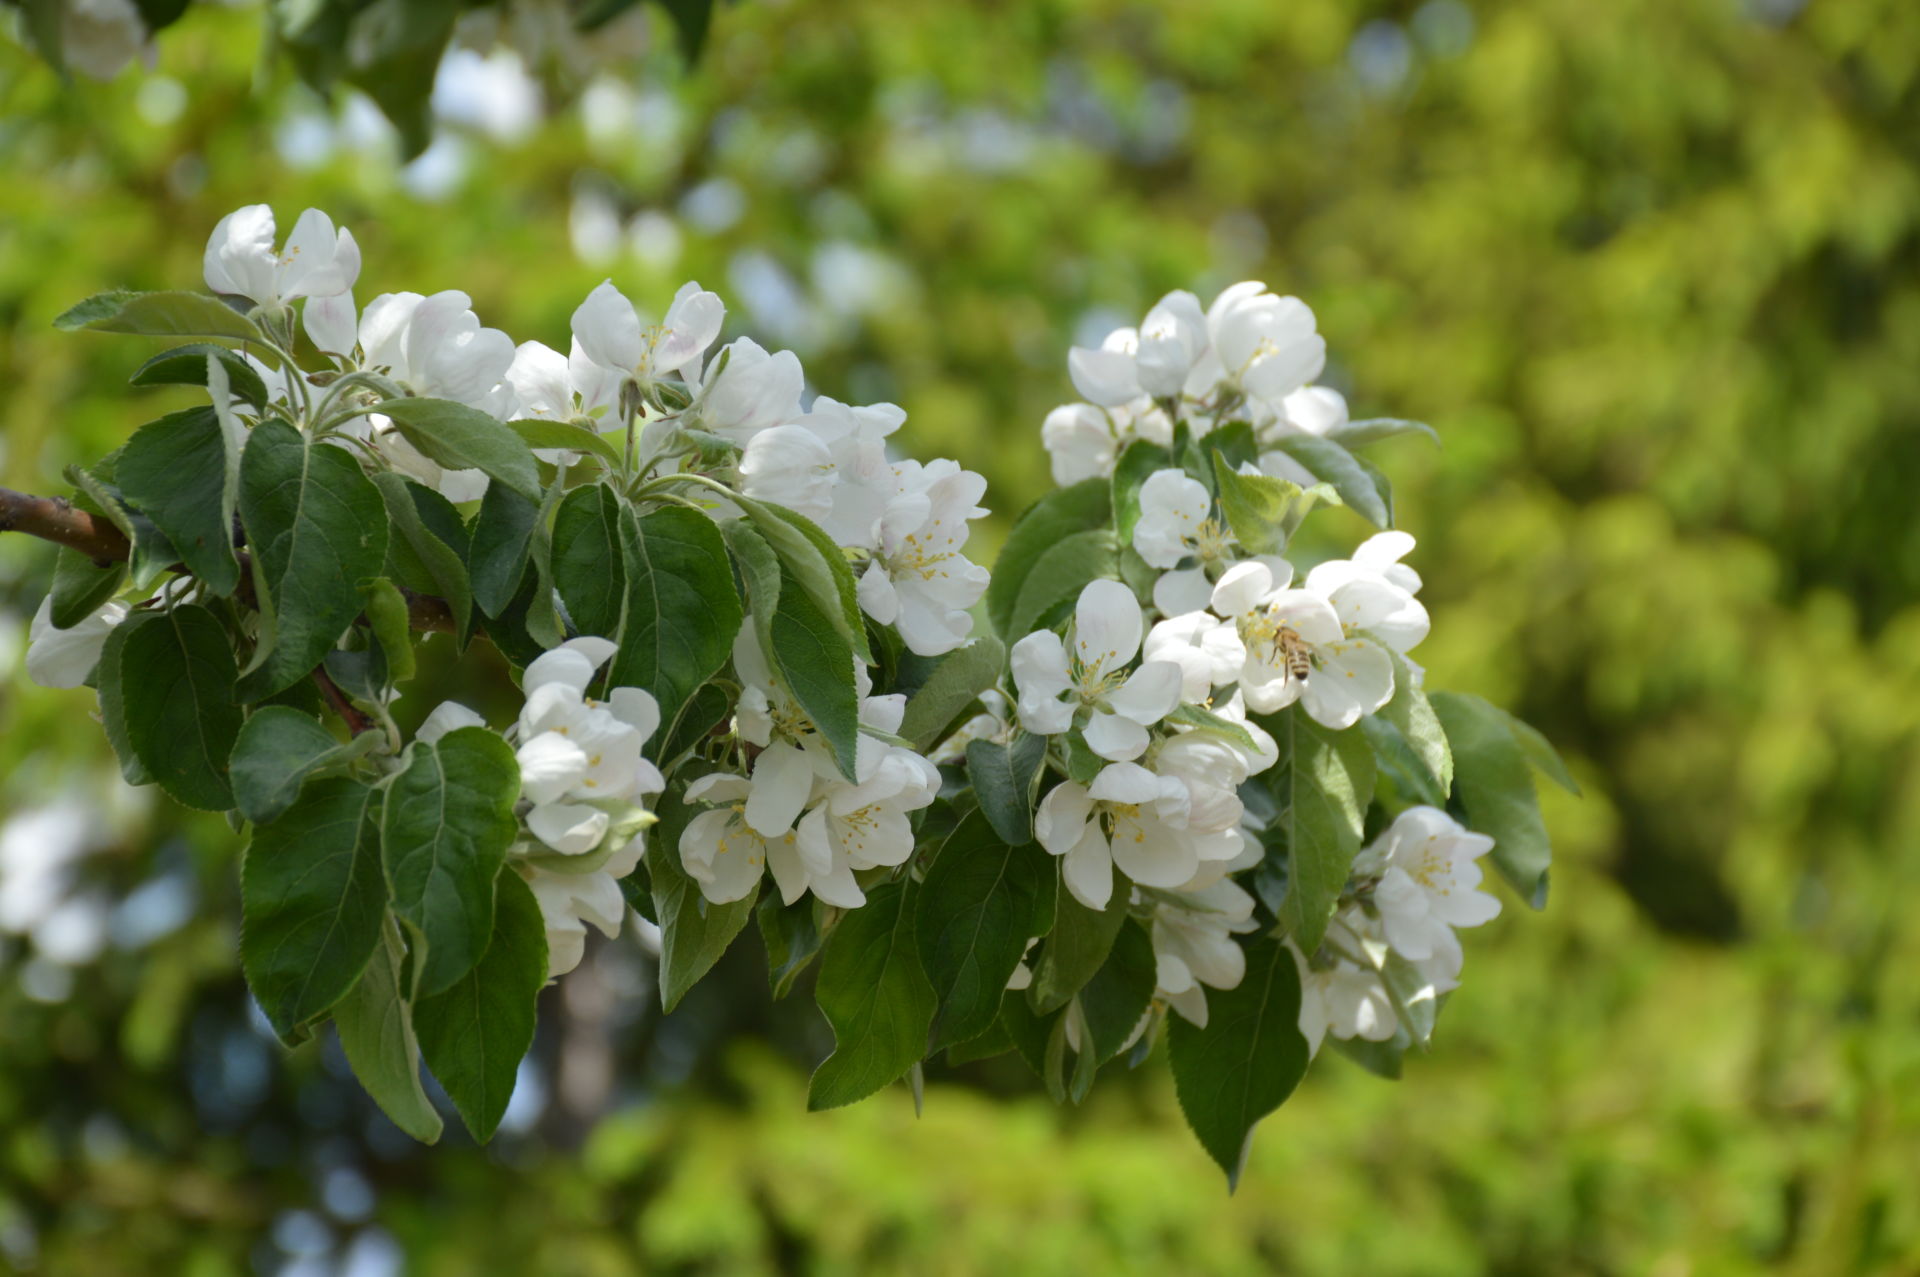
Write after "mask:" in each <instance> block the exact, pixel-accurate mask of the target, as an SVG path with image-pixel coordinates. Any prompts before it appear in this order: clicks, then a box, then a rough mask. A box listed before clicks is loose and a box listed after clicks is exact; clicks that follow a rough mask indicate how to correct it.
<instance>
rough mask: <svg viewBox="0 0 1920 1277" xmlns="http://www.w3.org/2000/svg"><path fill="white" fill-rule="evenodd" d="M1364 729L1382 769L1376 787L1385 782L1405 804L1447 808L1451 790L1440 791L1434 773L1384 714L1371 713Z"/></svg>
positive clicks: (1376, 760)
mask: <svg viewBox="0 0 1920 1277" xmlns="http://www.w3.org/2000/svg"><path fill="white" fill-rule="evenodd" d="M1360 730H1361V731H1362V732H1363V733H1365V735H1366V738H1367V744H1368V745H1369V746H1370V747H1371V748H1372V750H1373V761H1374V765H1375V767H1376V768H1377V769H1378V775H1377V776H1376V778H1375V784H1376V786H1378V785H1379V784H1380V783H1381V782H1385V783H1386V784H1387V785H1390V786H1391V787H1392V793H1393V794H1395V795H1397V796H1398V798H1399V799H1400V800H1401V801H1402V802H1405V803H1424V804H1426V805H1427V806H1429V807H1445V806H1446V805H1447V791H1446V790H1444V789H1441V788H1440V786H1439V782H1438V781H1436V780H1435V779H1434V778H1433V772H1432V771H1430V770H1429V769H1428V767H1427V764H1426V762H1425V761H1424V760H1422V759H1421V757H1420V755H1419V753H1418V751H1416V750H1415V749H1414V747H1413V745H1412V744H1411V743H1410V742H1409V741H1408V740H1407V738H1406V736H1405V735H1404V734H1402V732H1401V731H1400V729H1399V728H1398V727H1395V726H1394V725H1393V724H1392V723H1390V722H1388V721H1387V720H1386V718H1385V717H1383V716H1382V715H1379V714H1369V715H1367V716H1366V717H1365V718H1363V719H1361V720H1360Z"/></svg>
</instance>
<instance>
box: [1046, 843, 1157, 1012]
mask: <svg viewBox="0 0 1920 1277" xmlns="http://www.w3.org/2000/svg"><path fill="white" fill-rule="evenodd" d="M1132 895H1133V887H1132V885H1131V884H1130V883H1129V882H1128V881H1127V879H1126V876H1125V875H1124V874H1122V873H1120V871H1119V870H1117V869H1116V870H1115V871H1114V884H1113V897H1112V898H1111V899H1110V900H1108V901H1107V907H1106V908H1105V909H1089V908H1087V907H1086V906H1085V905H1083V904H1081V903H1080V902H1079V901H1078V900H1075V899H1074V898H1073V894H1072V893H1071V892H1066V891H1063V892H1061V893H1060V894H1059V898H1058V900H1057V901H1056V902H1055V904H1054V915H1053V930H1051V931H1049V932H1048V933H1047V939H1046V943H1045V944H1043V945H1041V946H1040V960H1039V963H1038V964H1037V965H1036V966H1035V967H1034V969H1033V983H1032V984H1031V985H1029V986H1028V991H1027V1001H1028V1002H1029V1003H1031V1004H1032V1005H1033V1009H1034V1010H1035V1011H1037V1012H1039V1013H1040V1014H1042V1015H1045V1014H1048V1013H1050V1012H1053V1011H1057V1010H1059V1009H1060V1008H1061V1007H1063V1006H1065V1005H1066V1004H1067V1002H1068V1000H1069V999H1071V998H1072V997H1073V995H1074V994H1076V993H1078V992H1080V990H1081V989H1082V988H1084V987H1085V986H1086V983H1087V981H1089V980H1091V979H1092V978H1093V975H1094V973H1095V972H1096V971H1098V970H1099V969H1100V968H1101V966H1102V965H1104V964H1105V963H1106V961H1107V955H1108V954H1110V953H1111V952H1113V942H1114V937H1116V936H1118V935H1119V934H1120V928H1121V926H1122V925H1123V924H1125V922H1126V920H1127V901H1128V900H1129V899H1130V898H1131V897H1132Z"/></svg>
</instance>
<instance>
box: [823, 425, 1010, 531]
mask: <svg viewBox="0 0 1920 1277" xmlns="http://www.w3.org/2000/svg"><path fill="white" fill-rule="evenodd" d="M906 419H907V414H906V413H905V412H903V411H902V410H901V409H900V408H898V407H897V406H895V405H893V404H890V403H881V404H870V405H867V406H866V407H853V406H850V405H848V404H843V403H841V402H840V401H839V400H837V399H831V398H829V397H827V396H826V395H821V396H819V397H818V398H816V399H815V400H814V401H813V406H812V407H811V408H809V409H808V410H807V414H806V416H804V417H802V418H801V419H800V424H801V425H803V426H805V427H806V428H807V429H808V430H810V431H812V432H813V434H814V435H815V437H817V438H818V439H819V440H820V442H821V443H823V444H825V445H826V448H827V454H828V456H829V457H830V458H831V460H832V464H833V470H834V476H835V482H834V484H833V489H832V492H831V494H830V496H831V509H829V510H828V511H827V512H826V513H825V514H824V515H823V516H821V518H820V519H819V520H817V522H818V523H819V524H820V526H821V528H822V529H823V530H824V531H825V532H826V534H827V535H828V536H830V537H832V538H833V539H834V540H835V541H837V542H839V543H840V544H841V545H844V546H848V547H851V548H854V549H860V550H872V549H877V548H878V547H879V545H880V519H881V516H882V515H884V514H885V513H886V510H887V505H888V503H889V502H891V501H892V500H893V499H894V497H896V496H898V495H899V494H900V476H899V475H898V474H897V473H896V472H895V469H894V467H893V464H892V463H891V462H889V461H888V460H887V436H888V435H890V434H892V433H893V432H894V431H896V430H898V429H899V428H900V426H901V423H903V422H904V421H906ZM983 490H984V489H983Z"/></svg>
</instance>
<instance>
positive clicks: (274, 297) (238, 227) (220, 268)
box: [205, 204, 360, 310]
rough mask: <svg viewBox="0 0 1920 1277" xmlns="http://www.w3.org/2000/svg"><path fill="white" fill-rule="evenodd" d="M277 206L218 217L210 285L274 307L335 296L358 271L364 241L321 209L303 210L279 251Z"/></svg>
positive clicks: (209, 254) (209, 260)
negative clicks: (360, 242) (275, 243)
mask: <svg viewBox="0 0 1920 1277" xmlns="http://www.w3.org/2000/svg"><path fill="white" fill-rule="evenodd" d="M274 233H275V232H274V221H273V209H272V208H271V207H269V206H268V205H266V204H249V205H247V206H246V207H245V208H242V209H238V210H236V211H234V212H232V213H229V214H227V215H226V216H225V217H223V218H221V219H220V222H219V224H218V225H217V226H215V227H214V228H213V234H212V236H210V237H209V238H208V240H207V251H206V259H205V268H206V277H207V287H208V288H211V289H212V290H213V291H214V292H216V293H225V294H227V295H228V296H233V297H244V298H246V299H247V300H248V301H251V302H252V303H253V304H254V305H255V306H257V307H259V308H261V309H262V310H273V309H275V308H277V307H280V306H284V305H286V304H287V303H289V302H293V301H297V300H298V299H300V298H302V297H331V296H334V295H335V294H338V293H344V292H346V291H347V290H348V289H350V288H352V287H353V282H354V280H356V279H357V278H359V276H360V246H359V245H358V244H356V243H355V242H354V239H353V234H352V233H351V232H350V231H348V230H347V229H346V228H345V227H342V228H340V229H339V230H338V231H336V230H335V229H334V226H333V219H332V218H330V217H328V216H327V215H326V214H325V213H323V212H321V211H320V210H319V209H317V208H310V209H308V210H307V211H306V212H304V213H302V214H300V219H299V220H298V221H297V222H295V223H294V225H293V231H292V233H291V234H289V235H288V236H287V245H286V248H285V250H284V251H278V252H276V251H275V249H274V246H273V241H274Z"/></svg>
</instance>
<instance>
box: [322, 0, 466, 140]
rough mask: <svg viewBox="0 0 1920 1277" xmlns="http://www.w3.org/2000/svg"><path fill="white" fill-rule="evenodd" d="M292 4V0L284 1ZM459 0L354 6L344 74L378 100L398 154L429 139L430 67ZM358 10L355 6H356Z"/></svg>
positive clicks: (442, 48)
mask: <svg viewBox="0 0 1920 1277" xmlns="http://www.w3.org/2000/svg"><path fill="white" fill-rule="evenodd" d="M287 7H291V6H287ZM462 7H463V6H462V5H461V3H460V0H373V3H371V4H364V5H349V6H345V8H346V9H347V11H348V12H352V14H353V16H352V18H351V24H352V25H351V27H350V29H349V30H348V31H347V33H346V38H345V40H344V41H343V47H344V49H345V51H346V52H347V54H348V57H349V62H348V65H347V66H346V67H345V69H344V74H345V78H346V79H347V80H348V81H349V82H351V83H353V84H354V85H356V86H358V87H359V88H361V89H363V90H365V91H366V93H367V96H369V97H371V98H372V99H373V100H374V101H375V102H376V103H378V104H379V106H380V110H381V112H382V113H383V114H385V115H386V117H387V119H389V120H391V121H392V122H393V126H394V128H395V129H397V130H398V131H399V134H400V151H401V159H402V160H411V159H413V158H414V157H415V156H417V155H419V154H420V152H422V151H424V150H426V149H427V144H428V143H429V142H431V141H432V140H433V115H432V112H431V111H430V110H429V109H428V107H429V104H430V102H431V100H432V93H433V82H434V72H435V70H436V69H437V68H438V67H439V65H440V60H441V57H442V55H444V54H445V52H446V48H447V41H448V40H449V39H450V38H451V37H452V35H453V24H454V22H455V20H456V19H458V18H459V16H460V11H461V9H462ZM356 10H357V11H356Z"/></svg>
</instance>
